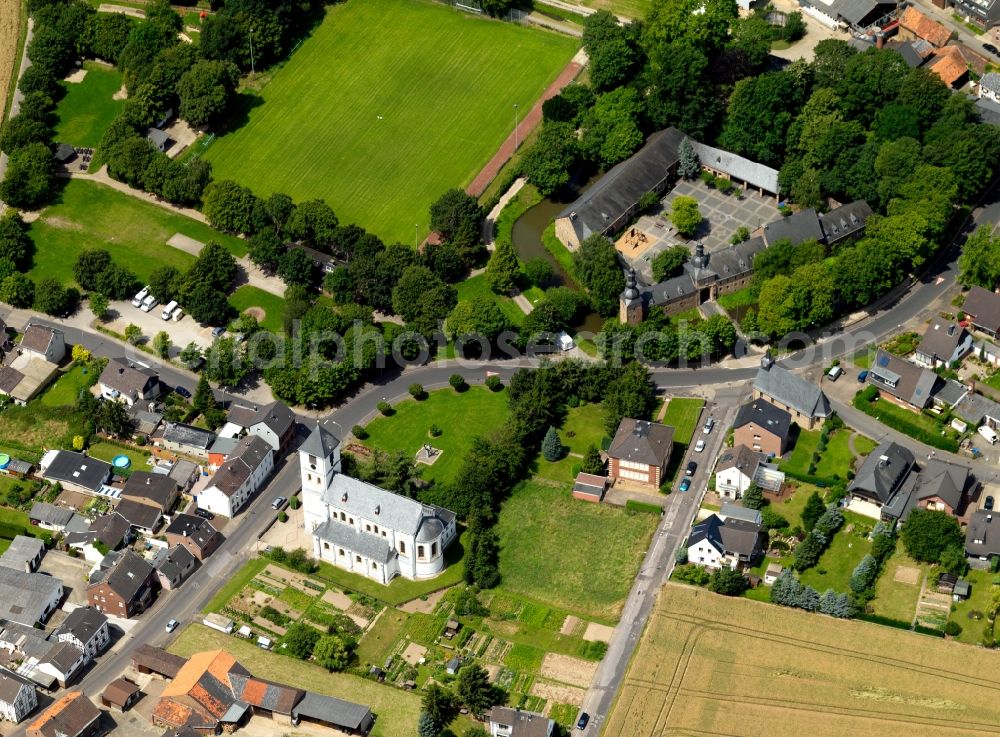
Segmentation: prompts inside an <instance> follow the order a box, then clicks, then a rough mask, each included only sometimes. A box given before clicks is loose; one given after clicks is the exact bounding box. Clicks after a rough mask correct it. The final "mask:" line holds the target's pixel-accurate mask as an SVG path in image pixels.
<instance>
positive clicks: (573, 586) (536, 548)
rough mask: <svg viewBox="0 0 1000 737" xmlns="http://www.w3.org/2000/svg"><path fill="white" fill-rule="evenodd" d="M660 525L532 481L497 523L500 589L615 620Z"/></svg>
mask: <svg viewBox="0 0 1000 737" xmlns="http://www.w3.org/2000/svg"><path fill="white" fill-rule="evenodd" d="M658 521H659V520H658V518H657V517H654V516H653V515H650V514H638V513H632V514H630V513H628V512H625V511H624V510H623V509H619V508H614V507H609V506H607V505H603V504H602V505H597V504H588V503H586V502H581V501H578V500H575V499H573V498H572V497H571V496H570V492H569V489H568V488H567V487H566V486H565V485H558V486H555V485H549V484H547V483H545V482H543V481H537V480H535V481H526V482H524V483H522V484H520V485H519V486H518V487H517V488H516V489H515V490H514V492H513V494H511V496H510V498H509V499H508V500H507V501H505V502H504V504H503V507H502V508H501V511H500V520H499V522H498V523H497V533H498V534H499V536H500V572H501V574H502V576H503V583H502V588H504V589H508V590H510V591H512V592H515V593H518V594H523V595H525V596H527V597H529V598H532V599H535V600H539V601H544V602H547V603H550V604H552V605H554V606H557V607H560V608H562V609H566V610H568V611H571V612H576V613H579V614H583V615H585V616H590V617H598V618H601V619H605V620H615V619H617V618H618V616H619V615H620V614H621V608H622V605H623V603H624V600H625V597H626V595H627V594H628V590H629V587H630V586H631V585H632V579H633V577H634V576H635V573H636V571H637V570H638V568H639V564H640V563H641V561H642V557H643V555H644V554H645V551H646V547H647V546H648V544H649V539H650V536H651V535H652V533H653V530H654V529H655V528H656V524H657V522H658Z"/></svg>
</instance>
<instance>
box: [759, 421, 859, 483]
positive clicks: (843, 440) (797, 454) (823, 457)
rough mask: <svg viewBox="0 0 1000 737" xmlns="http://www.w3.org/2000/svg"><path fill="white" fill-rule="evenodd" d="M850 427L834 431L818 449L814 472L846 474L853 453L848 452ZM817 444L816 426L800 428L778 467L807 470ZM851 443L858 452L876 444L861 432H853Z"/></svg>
mask: <svg viewBox="0 0 1000 737" xmlns="http://www.w3.org/2000/svg"><path fill="white" fill-rule="evenodd" d="M851 433H852V431H851V430H850V429H847V428H844V429H841V430H837V431H835V432H833V433H832V434H831V435H829V437H828V438H827V444H826V450H824V451H823V452H822V453H820V457H819V463H817V464H816V472H815V473H814V474H813V475H814V476H818V477H820V478H833V477H834V476H838V477H840V478H842V479H846V478H847V472H848V471H849V470H851V469H852V468H853V464H854V454H853V453H852V452H851V446H850V439H851ZM818 444H819V430H800V431H799V437H798V439H797V440H796V441H795V447H794V448H793V449H792V452H791V455H789V457H788V459H787V460H785V461H782V462H781V463H780V464H779V467H780V468H781V469H782V470H787V471H791V472H793V473H808V472H809V463H810V462H811V460H812V455H813V453H814V452H815V450H816V446H817V445H818ZM854 445H855V447H856V448H857V449H858V452H859V453H861V454H863V455H867V454H868V453H871V452H872V450H874V448H875V441H873V440H872V439H871V438H868V437H865V436H864V435H861V434H860V433H856V434H855V438H854Z"/></svg>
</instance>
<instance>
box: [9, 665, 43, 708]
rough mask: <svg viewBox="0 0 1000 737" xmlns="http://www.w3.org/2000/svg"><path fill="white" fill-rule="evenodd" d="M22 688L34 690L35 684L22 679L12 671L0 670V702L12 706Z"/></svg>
mask: <svg viewBox="0 0 1000 737" xmlns="http://www.w3.org/2000/svg"><path fill="white" fill-rule="evenodd" d="M24 688H30V689H32V690H34V688H35V684H33V683H32V682H31V681H29V680H28V679H27V678H22V677H21V676H19V675H17V673H14V672H13V671H9V670H7V669H6V668H0V702H3V703H5V704H13V703H14V701H15V700H16V699H17V696H18V694H19V693H21V690H22V689H24Z"/></svg>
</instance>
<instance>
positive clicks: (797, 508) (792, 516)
mask: <svg viewBox="0 0 1000 737" xmlns="http://www.w3.org/2000/svg"><path fill="white" fill-rule="evenodd" d="M792 483H794V484H796V485H797V488H796V489H795V491H794V492H792V495H791V496H788V497H785V499H783V500H782V501H780V502H772V503H771V509H773V510H774V511H775V512H777V513H778V514H780V515H781V516H782V517H784V518H785V519H787V520H788V523H789V524H790V525H791V526H792V527H802V510H803V509H805V508H806V502H807V501H808V500H809V497H810V496H811V495H812V493H813V492H814V491H820V492H821V494H820V495H821V496H822V490H821V489H818V488H817V487H815V486H813V485H812V484H803V483H799V482H798V481H794V482H792Z"/></svg>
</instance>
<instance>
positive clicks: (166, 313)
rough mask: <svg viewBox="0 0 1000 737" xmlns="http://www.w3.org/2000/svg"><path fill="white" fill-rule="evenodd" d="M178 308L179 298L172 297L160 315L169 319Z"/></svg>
mask: <svg viewBox="0 0 1000 737" xmlns="http://www.w3.org/2000/svg"><path fill="white" fill-rule="evenodd" d="M176 309H177V300H176V299H172V300H170V301H169V302H167V306H166V307H164V308H163V312H161V313H160V317H161V318H162V319H164V320H169V319H170V316H171V315H173V314H174V310H176Z"/></svg>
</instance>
